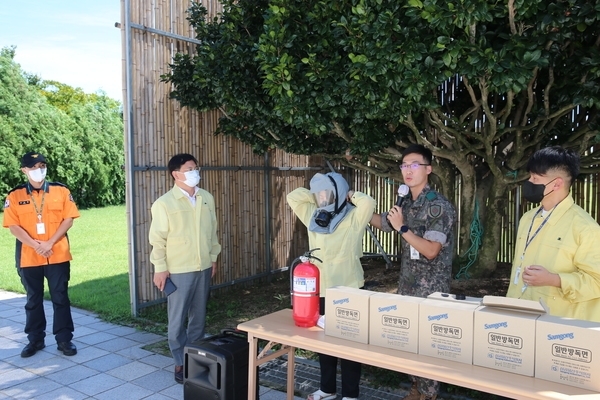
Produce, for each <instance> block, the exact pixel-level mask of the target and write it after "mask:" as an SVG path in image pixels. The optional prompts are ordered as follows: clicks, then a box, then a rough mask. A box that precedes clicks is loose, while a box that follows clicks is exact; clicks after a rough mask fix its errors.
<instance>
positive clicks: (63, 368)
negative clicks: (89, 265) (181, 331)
mask: <svg viewBox="0 0 600 400" xmlns="http://www.w3.org/2000/svg"><path fill="white" fill-rule="evenodd" d="M24 306H25V296H24V295H21V294H15V293H10V292H5V291H2V290H0V400H4V399H39V400H43V399H57V400H79V399H99V400H111V399H115V400H122V399H126V400H135V399H152V400H161V399H183V386H182V385H179V384H177V383H175V381H174V380H173V360H172V359H171V358H170V357H165V356H162V355H159V354H156V353H153V352H150V351H146V350H144V349H142V347H143V346H145V345H147V344H150V343H154V342H157V341H160V340H163V339H164V337H163V336H160V335H156V334H152V333H147V332H141V331H138V330H136V329H134V328H129V327H124V326H120V325H115V324H110V323H106V322H104V321H102V320H101V319H100V318H98V317H97V316H96V315H95V314H93V313H91V312H88V311H84V310H79V309H76V308H73V309H72V313H73V320H74V323H75V338H74V340H73V342H74V343H75V345H76V346H77V354H76V355H74V356H72V357H66V356H64V355H63V354H62V352H59V351H58V350H57V349H56V342H55V341H54V336H53V335H52V333H51V331H50V332H47V335H46V348H45V349H44V350H41V351H38V352H37V353H36V354H35V355H34V356H33V357H29V358H21V350H22V349H23V347H24V346H25V345H26V344H27V337H26V335H25V333H23V328H24V324H25V310H24V308H23V307H24ZM44 307H45V310H46V318H47V320H48V321H49V323H48V327H49V329H50V330H51V329H52V303H51V302H49V301H45V302H44ZM285 397H286V394H285V393H284V392H280V391H277V390H273V389H269V388H267V387H263V386H261V387H260V399H261V400H284V399H285ZM198 400H202V399H198ZM296 400H301V399H300V398H299V397H296Z"/></svg>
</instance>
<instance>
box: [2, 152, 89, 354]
mask: <svg viewBox="0 0 600 400" xmlns="http://www.w3.org/2000/svg"><path fill="white" fill-rule="evenodd" d="M46 171H47V167H46V157H44V155H43V154H41V153H38V152H35V151H32V152H29V153H26V154H25V155H23V157H22V158H21V172H23V174H25V176H26V177H27V183H25V184H22V185H19V186H17V187H16V188H14V189H13V190H11V191H10V192H9V193H8V196H7V197H6V201H5V202H4V222H3V226H4V227H5V228H8V229H9V230H10V233H11V234H12V235H13V236H15V237H16V238H17V245H16V251H15V253H16V254H15V259H16V262H17V271H18V273H19V276H20V278H21V283H22V284H23V287H24V288H25V291H26V293H27V303H26V304H25V333H26V334H27V339H28V341H29V343H28V344H27V345H26V346H25V347H24V348H23V351H21V357H31V356H33V355H34V354H35V353H37V352H38V351H39V350H42V349H43V348H44V347H46V344H45V341H44V338H45V337H46V314H45V312H44V279H45V280H47V281H48V289H49V290H50V298H51V300H52V307H53V309H54V316H53V326H52V333H53V334H54V337H55V339H56V343H57V349H58V351H60V352H62V353H63V354H64V355H65V356H74V355H75V354H77V347H76V346H75V344H73V342H72V339H73V332H74V330H75V327H74V325H73V318H72V316H71V301H70V300H69V278H70V276H71V259H72V258H73V257H72V256H71V250H70V245H69V239H68V238H67V231H68V230H69V229H70V228H71V227H72V226H73V220H74V219H75V218H78V217H79V211H78V210H77V206H76V205H75V201H74V200H73V196H71V192H70V191H69V189H67V187H66V186H65V185H63V184H62V183H57V182H49V181H47V180H46Z"/></svg>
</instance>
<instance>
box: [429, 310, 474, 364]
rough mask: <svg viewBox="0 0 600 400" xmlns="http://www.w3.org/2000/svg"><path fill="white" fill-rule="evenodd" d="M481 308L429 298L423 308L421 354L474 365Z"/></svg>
mask: <svg viewBox="0 0 600 400" xmlns="http://www.w3.org/2000/svg"><path fill="white" fill-rule="evenodd" d="M477 307H479V306H477V305H475V304H470V303H463V302H460V301H447V300H434V299H425V300H424V301H423V302H421V304H420V306H419V354H423V355H426V356H430V357H436V358H443V359H446V360H451V361H456V362H461V363H464V364H472V363H473V313H474V311H475V310H476V309H477Z"/></svg>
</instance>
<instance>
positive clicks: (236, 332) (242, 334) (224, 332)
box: [221, 328, 248, 339]
mask: <svg viewBox="0 0 600 400" xmlns="http://www.w3.org/2000/svg"><path fill="white" fill-rule="evenodd" d="M221 335H223V336H227V335H232V336H239V337H242V338H244V339H248V333H247V332H244V331H240V330H239V329H234V328H224V329H221Z"/></svg>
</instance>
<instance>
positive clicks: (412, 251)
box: [410, 246, 420, 260]
mask: <svg viewBox="0 0 600 400" xmlns="http://www.w3.org/2000/svg"><path fill="white" fill-rule="evenodd" d="M419 258H420V254H419V252H418V251H417V249H415V248H414V247H412V246H410V259H411V260H418V259H419Z"/></svg>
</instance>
